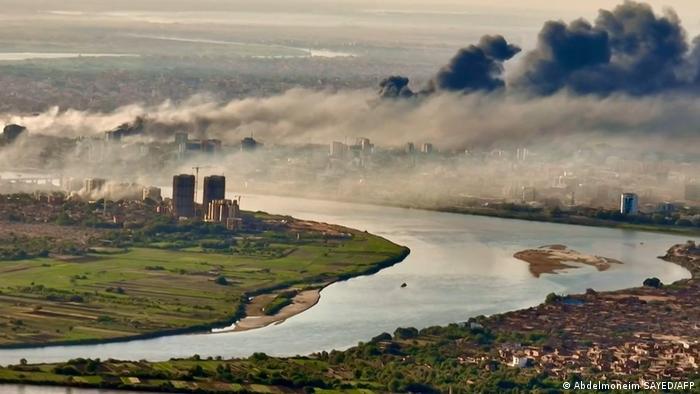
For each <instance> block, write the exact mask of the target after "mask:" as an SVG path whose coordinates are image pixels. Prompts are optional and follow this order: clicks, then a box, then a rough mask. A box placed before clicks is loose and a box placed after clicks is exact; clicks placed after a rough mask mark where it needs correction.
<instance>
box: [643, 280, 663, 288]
mask: <svg viewBox="0 0 700 394" xmlns="http://www.w3.org/2000/svg"><path fill="white" fill-rule="evenodd" d="M642 284H643V285H644V286H646V287H653V288H656V289H658V288H661V287H662V286H663V285H664V284H663V283H661V280H660V279H659V278H647V279H644V282H643V283H642Z"/></svg>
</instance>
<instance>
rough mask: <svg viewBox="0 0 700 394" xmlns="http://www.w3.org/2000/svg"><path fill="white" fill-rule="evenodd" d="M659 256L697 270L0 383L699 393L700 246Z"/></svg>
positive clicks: (54, 367) (38, 372)
mask: <svg viewBox="0 0 700 394" xmlns="http://www.w3.org/2000/svg"><path fill="white" fill-rule="evenodd" d="M663 259H664V260H666V261H672V262H674V263H676V264H679V265H681V266H683V267H685V268H686V269H688V270H689V271H690V272H691V273H692V278H691V279H685V280H681V281H678V282H676V283H674V284H670V285H662V286H656V287H652V286H643V287H637V288H631V289H624V290H619V291H611V292H595V291H592V290H591V291H588V292H586V293H585V294H579V295H569V296H556V295H553V296H551V297H547V302H545V303H543V304H541V305H539V306H536V307H533V308H527V309H521V310H517V311H513V312H508V313H503V314H498V315H494V316H490V317H483V316H482V317H477V318H474V319H471V320H470V321H468V322H463V323H459V324H451V325H449V326H445V327H430V328H426V329H423V330H416V329H414V328H399V329H397V330H396V331H395V332H394V333H393V334H388V333H384V334H381V335H378V336H376V337H375V338H373V339H372V340H371V341H368V342H365V343H361V344H360V345H358V346H356V347H353V348H351V349H348V350H345V351H332V352H330V353H326V352H322V353H318V354H314V355H311V356H309V357H290V358H273V357H268V356H266V355H264V354H255V355H253V356H252V357H250V358H248V359H233V360H222V359H214V358H210V359H206V360H203V359H199V358H198V357H194V358H189V359H172V360H170V361H164V362H138V363H135V362H123V361H115V360H110V361H106V362H100V361H95V360H84V359H78V360H72V361H70V362H67V363H58V364H35V365H16V366H13V367H9V368H4V369H0V381H2V382H8V383H9V382H15V383H32V384H54V385H55V384H63V385H73V386H80V387H98V386H101V387H119V388H124V389H131V390H136V389H139V390H156V391H157V390H160V391H167V392H202V391H205V392H267V393H288V392H299V393H301V392H309V391H311V388H313V389H315V390H317V391H319V392H324V390H336V391H338V390H340V391H343V390H345V391H347V390H364V391H363V392H385V391H391V392H426V393H433V392H447V391H449V390H453V392H454V391H455V390H456V391H458V392H515V391H518V392H522V391H533V390H540V391H551V390H559V389H560V388H561V387H562V383H563V382H566V381H568V379H569V378H570V376H572V374H575V375H576V379H577V380H584V381H585V380H592V381H608V382H611V380H610V379H611V377H612V378H613V379H615V380H617V379H619V380H622V381H627V382H642V381H645V382H649V381H667V382H675V383H673V384H677V385H679V386H674V387H678V388H681V389H685V390H690V391H692V389H693V387H691V386H689V385H690V384H691V383H692V384H694V385H695V386H694V387H698V386H697V384H699V383H700V374H699V373H698V370H697V367H696V366H695V364H694V361H693V360H695V359H698V357H700V343H699V341H698V339H699V338H698V336H697V334H696V333H695V331H696V330H697V326H698V324H700V320H698V319H700V305H698V303H697V299H698V297H700V248H698V247H697V246H696V245H695V244H691V243H688V244H685V245H676V246H674V247H672V248H671V249H669V251H668V253H667V254H666V255H665V256H663ZM657 285H658V284H657ZM90 365H92V367H90ZM91 369H94V370H95V372H89V371H90V370H91ZM683 382H685V383H683ZM682 384H685V386H682Z"/></svg>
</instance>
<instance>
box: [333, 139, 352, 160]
mask: <svg viewBox="0 0 700 394" xmlns="http://www.w3.org/2000/svg"><path fill="white" fill-rule="evenodd" d="M347 151H348V146H347V145H345V144H344V143H342V142H339V141H333V142H332V143H331V151H330V156H331V157H335V158H342V157H345V154H346V153H347Z"/></svg>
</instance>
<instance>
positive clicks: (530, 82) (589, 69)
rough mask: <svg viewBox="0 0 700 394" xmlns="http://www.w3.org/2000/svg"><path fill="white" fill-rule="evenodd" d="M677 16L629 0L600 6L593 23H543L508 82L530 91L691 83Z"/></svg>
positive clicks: (653, 88) (630, 90) (638, 90)
mask: <svg viewBox="0 0 700 394" xmlns="http://www.w3.org/2000/svg"><path fill="white" fill-rule="evenodd" d="M688 61H689V58H688V44H687V40H686V34H685V31H684V29H683V27H682V26H681V23H680V20H679V19H678V16H677V15H676V14H675V13H673V12H672V11H666V13H665V14H664V15H662V16H657V15H655V14H654V11H653V10H652V8H651V6H649V5H648V4H642V3H637V2H632V1H626V2H625V3H623V4H621V5H619V6H617V7H616V8H615V9H614V10H612V11H606V10H601V11H600V12H599V15H598V18H597V19H596V21H595V24H593V25H591V24H590V23H589V22H587V21H585V20H582V19H579V20H576V21H574V22H572V23H570V24H568V25H567V24H565V23H564V22H553V21H550V22H547V23H546V24H545V26H544V28H543V29H542V31H541V32H540V34H539V39H538V45H537V48H536V49H535V50H533V51H531V52H529V53H528V54H527V55H526V57H525V61H524V67H523V72H522V74H521V75H520V76H518V77H517V78H516V79H515V80H514V81H513V85H515V86H518V87H522V88H524V89H526V90H528V91H530V92H532V93H535V94H544V95H547V94H552V93H555V92H557V91H560V90H568V91H570V92H573V93H577V94H599V95H609V94H612V93H625V94H629V95H645V94H654V93H659V92H662V91H667V90H673V89H680V88H688V87H691V84H692V80H691V79H692V78H688V77H687V69H688Z"/></svg>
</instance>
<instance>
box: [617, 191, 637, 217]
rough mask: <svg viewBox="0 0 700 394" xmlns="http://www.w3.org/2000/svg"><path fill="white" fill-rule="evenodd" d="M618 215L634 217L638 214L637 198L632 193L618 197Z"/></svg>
mask: <svg viewBox="0 0 700 394" xmlns="http://www.w3.org/2000/svg"><path fill="white" fill-rule="evenodd" d="M620 213H621V214H623V215H636V214H637V213H639V196H638V195H636V194H634V193H622V195H621V196H620Z"/></svg>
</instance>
